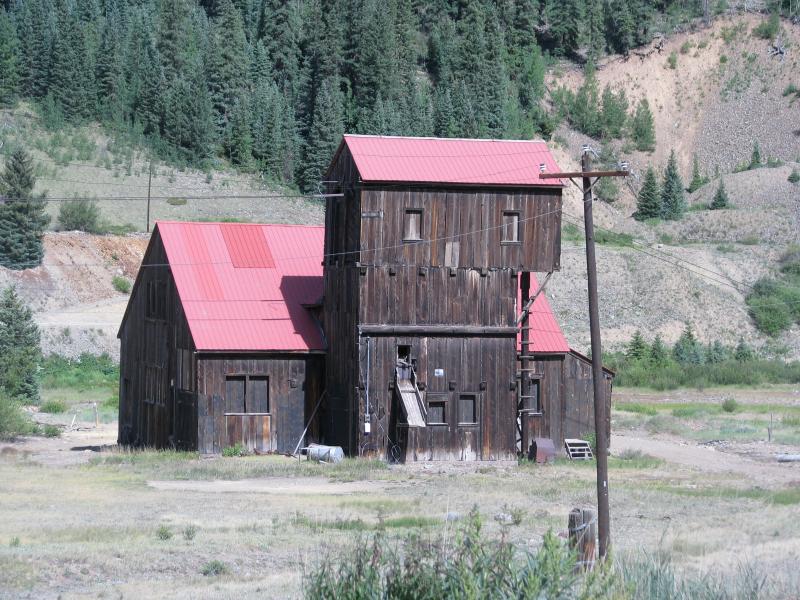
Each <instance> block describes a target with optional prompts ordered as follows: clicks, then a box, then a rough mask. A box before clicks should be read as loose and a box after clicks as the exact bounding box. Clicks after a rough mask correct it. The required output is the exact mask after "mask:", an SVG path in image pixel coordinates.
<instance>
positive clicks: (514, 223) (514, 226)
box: [503, 211, 519, 243]
mask: <svg viewBox="0 0 800 600" xmlns="http://www.w3.org/2000/svg"><path fill="white" fill-rule="evenodd" d="M503 241H504V242H510V243H514V242H519V212H517V211H506V212H504V213H503Z"/></svg>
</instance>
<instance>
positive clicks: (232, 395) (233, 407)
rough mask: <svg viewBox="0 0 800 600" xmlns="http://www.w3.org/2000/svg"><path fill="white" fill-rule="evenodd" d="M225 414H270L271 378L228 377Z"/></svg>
mask: <svg viewBox="0 0 800 600" xmlns="http://www.w3.org/2000/svg"><path fill="white" fill-rule="evenodd" d="M225 412H226V413H247V414H263V413H269V377H267V376H265V375H228V376H227V377H226V378H225Z"/></svg>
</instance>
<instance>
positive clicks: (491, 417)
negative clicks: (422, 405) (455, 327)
mask: <svg viewBox="0 0 800 600" xmlns="http://www.w3.org/2000/svg"><path fill="white" fill-rule="evenodd" d="M368 345H369V360H368V359H367V346H368ZM398 346H409V347H410V354H409V356H410V358H411V360H412V361H414V362H415V363H416V376H417V382H418V385H419V387H420V388H421V390H422V392H423V396H424V398H425V402H426V403H427V402H429V401H431V399H433V400H434V401H440V402H444V403H445V406H446V408H445V422H444V424H435V425H428V426H427V427H425V428H408V427H405V426H404V425H403V423H402V421H403V420H404V419H403V417H402V409H401V407H400V406H399V404H398V398H397V395H396V392H395V390H394V385H393V384H394V381H395V371H394V369H395V364H396V360H397V348H398ZM514 352H515V340H514V337H513V336H506V337H489V336H486V337H467V336H436V337H434V336H423V337H411V336H409V337H398V336H376V337H371V338H369V337H362V338H361V339H360V348H359V358H360V360H359V362H360V364H361V365H362V369H361V374H362V379H361V385H360V390H359V410H358V414H359V415H367V414H369V419H370V425H371V427H370V429H371V433H370V434H364V433H363V430H362V429H360V430H359V448H360V450H361V453H362V454H371V453H372V454H376V455H378V456H381V457H383V456H389V457H393V458H399V459H400V460H505V459H511V458H513V457H514V456H515V441H516V440H515V437H514V433H515V430H514V426H513V424H514V419H515V416H516V405H515V402H516V396H515V393H514V391H513V389H512V384H513V382H514V377H515V361H514ZM367 394H369V409H367ZM464 394H466V395H474V396H475V399H476V401H477V404H476V416H477V419H476V422H475V424H474V425H463V424H460V423H459V414H458V402H459V397H460V396H461V395H464Z"/></svg>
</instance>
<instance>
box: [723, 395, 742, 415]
mask: <svg viewBox="0 0 800 600" xmlns="http://www.w3.org/2000/svg"><path fill="white" fill-rule="evenodd" d="M722 410H724V411H725V412H726V413H735V412H736V411H737V410H739V403H738V402H736V400H735V399H734V398H725V400H723V401H722Z"/></svg>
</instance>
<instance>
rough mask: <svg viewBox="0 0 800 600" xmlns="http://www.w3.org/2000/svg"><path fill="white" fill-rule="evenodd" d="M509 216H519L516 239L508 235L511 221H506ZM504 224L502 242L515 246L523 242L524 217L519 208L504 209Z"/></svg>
mask: <svg viewBox="0 0 800 600" xmlns="http://www.w3.org/2000/svg"><path fill="white" fill-rule="evenodd" d="M508 216H514V217H516V218H517V227H516V231H515V232H514V234H515V237H514V239H510V238H508V237H507V235H508V231H509V226H510V225H511V223H506V217H508ZM502 225H503V227H502V233H503V234H502V237H501V240H500V243H501V244H505V245H510V246H513V245H515V244H521V243H522V226H521V225H522V219H521V213H520V211H518V210H504V211H503V223H502Z"/></svg>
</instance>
